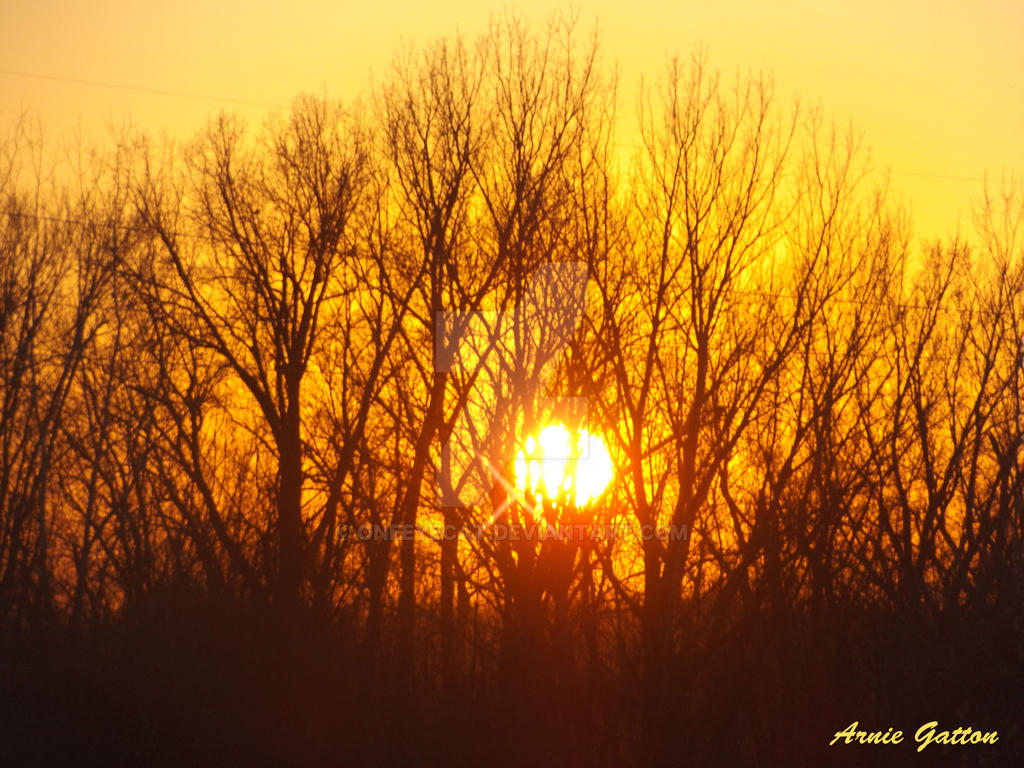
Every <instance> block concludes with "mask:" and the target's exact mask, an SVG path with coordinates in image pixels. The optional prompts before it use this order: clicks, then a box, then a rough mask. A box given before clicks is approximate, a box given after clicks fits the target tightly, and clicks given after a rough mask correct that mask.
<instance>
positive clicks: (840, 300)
mask: <svg viewBox="0 0 1024 768" xmlns="http://www.w3.org/2000/svg"><path fill="white" fill-rule="evenodd" d="M0 215H5V216H7V217H9V218H12V219H28V220H32V221H46V222H50V223H52V224H59V225H74V226H78V227H83V228H85V227H94V226H95V227H96V228H97V229H107V228H110V229H115V230H120V231H122V232H132V233H136V234H142V235H151V234H153V232H154V230H153V229H152V228H150V227H146V226H143V225H138V224H136V225H132V224H117V223H111V222H105V223H101V224H99V225H96V224H95V223H94V222H89V221H84V220H82V219H76V218H71V217H63V216H50V215H47V214H41V213H22V212H19V211H0ZM166 234H167V235H171V236H173V237H178V238H182V239H184V240H199V241H204V242H205V241H207V240H208V238H207V237H206V236H204V235H202V234H200V233H197V232H180V231H176V230H169V231H166ZM716 291H717V292H718V293H719V294H727V295H730V296H739V297H745V298H746V299H747V302H746V303H748V304H751V303H753V299H754V297H759V298H760V299H761V300H762V301H763V300H768V299H772V300H775V301H799V300H801V298H802V297H801V296H800V295H799V294H796V293H786V292H782V291H770V290H767V289H764V288H740V287H737V286H727V287H721V288H718V289H716ZM827 300H828V301H830V302H833V303H836V304H844V305H847V306H856V307H865V308H875V309H885V308H887V307H890V306H893V305H892V304H890V303H889V302H887V301H886V300H885V299H878V300H871V299H854V298H849V297H845V296H836V295H832V296H830V297H828V299H827ZM895 308H896V310H897V311H905V310H916V311H920V312H930V311H937V312H949V313H957V314H960V315H967V316H974V315H976V314H978V312H979V310H978V309H977V308H974V307H950V306H942V305H939V306H929V305H925V304H918V303H914V302H905V301H897V302H895Z"/></svg>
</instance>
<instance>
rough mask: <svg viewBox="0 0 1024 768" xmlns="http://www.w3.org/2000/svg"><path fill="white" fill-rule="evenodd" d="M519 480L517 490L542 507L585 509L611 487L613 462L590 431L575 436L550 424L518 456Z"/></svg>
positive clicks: (562, 428) (516, 463) (517, 478)
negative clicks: (562, 504) (567, 504)
mask: <svg viewBox="0 0 1024 768" xmlns="http://www.w3.org/2000/svg"><path fill="white" fill-rule="evenodd" d="M574 437H575V438H576V439H575V440H574V439H573V438H574ZM515 476H516V478H515V479H516V490H517V491H518V492H519V493H520V494H521V495H524V496H527V497H532V498H533V499H534V500H536V502H537V503H538V504H541V505H543V504H544V503H545V502H548V503H551V502H554V503H569V504H573V505H574V506H576V507H583V506H586V505H587V504H590V503H591V502H593V501H594V500H596V499H597V497H599V496H600V495H601V494H602V493H603V492H604V489H605V488H607V487H608V483H609V482H610V481H611V479H612V460H611V456H609V454H608V449H607V447H605V444H604V441H603V440H602V439H601V438H600V437H599V436H597V435H595V434H592V433H590V432H588V431H587V430H586V429H580V430H579V431H578V433H575V434H574V433H572V432H570V431H569V429H567V428H566V427H565V426H564V425H562V424H550V425H548V426H546V427H544V428H543V429H542V430H541V431H540V432H539V433H538V434H537V436H536V437H534V436H533V435H530V436H529V437H527V438H526V441H525V443H524V444H523V449H522V450H520V451H519V453H518V454H516V460H515Z"/></svg>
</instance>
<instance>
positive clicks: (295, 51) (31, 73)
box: [0, 0, 1024, 235]
mask: <svg viewBox="0 0 1024 768" xmlns="http://www.w3.org/2000/svg"><path fill="white" fill-rule="evenodd" d="M567 7H568V6H566V5H559V4H552V3H542V2H537V1H536V0H531V1H521V2H518V3H513V4H509V3H507V2H504V1H502V0H477V1H475V2H468V1H467V2H449V3H447V4H445V5H436V4H429V3H422V2H412V1H411V0H389V2H377V3H374V2H365V0H361V1H360V2H358V3H357V2H351V1H347V0H346V1H344V2H314V1H312V0H293V1H292V2H288V3H280V2H274V3H269V2H265V1H263V0H246V2H241V0H230V1H223V0H222V1H221V2H212V3H207V2H201V1H200V0H180V1H179V2H175V3H168V4H166V6H165V7H163V8H151V7H148V6H147V5H146V4H140V3H132V2H127V1H126V0H97V1H96V2H91V3H83V2H67V1H66V0H63V1H62V0H31V1H30V0H5V2H4V3H3V4H2V7H0V112H3V113H5V114H4V118H5V119H9V117H10V116H11V115H12V113H15V112H17V111H19V110H29V111H30V112H35V113H38V114H39V115H40V116H41V117H42V119H43V122H44V124H45V126H46V128H47V133H48V135H49V136H50V137H51V138H52V137H54V136H57V137H60V136H63V135H65V133H66V132H68V131H69V130H70V129H71V128H73V127H74V126H75V125H76V124H78V123H81V125H82V126H83V127H84V128H85V130H86V131H87V132H88V133H98V132H99V131H101V130H102V128H103V126H104V124H105V123H106V122H108V121H109V120H110V119H111V118H113V119H114V121H121V120H123V119H124V118H125V117H127V116H128V115H130V116H131V117H132V120H133V122H134V124H135V125H136V126H138V127H141V128H145V129H147V130H153V131H163V130H166V131H167V132H168V133H169V134H171V135H188V134H189V133H191V132H192V131H193V130H194V129H195V128H196V127H198V126H199V125H200V123H201V122H202V120H203V119H204V117H205V116H206V115H207V114H209V113H210V112H212V111H217V110H219V109H220V108H222V107H223V108H226V109H228V110H231V111H236V112H239V113H240V114H242V115H245V116H246V117H248V118H250V119H254V120H258V119H259V118H260V116H261V115H262V114H264V113H265V112H266V111H267V108H268V106H270V105H286V104H288V103H289V102H290V100H291V99H292V97H294V96H295V95H296V94H297V93H298V92H300V91H310V90H312V91H317V92H319V91H322V90H323V89H324V88H326V91H327V93H328V95H331V96H340V97H344V98H349V97H353V96H355V95H357V94H358V93H360V92H361V91H365V89H366V88H367V86H368V85H369V83H370V78H371V73H373V76H374V77H375V78H377V79H379V78H380V77H381V76H382V75H383V74H385V73H386V71H387V68H388V64H389V61H390V59H391V57H392V55H393V53H394V52H395V50H396V49H397V48H398V47H399V46H401V45H402V44H403V42H414V43H422V42H427V41H429V40H431V39H433V38H435V37H438V36H442V35H451V34H454V33H456V32H462V33H464V34H467V35H470V36H472V35H475V34H476V33H478V32H480V31H483V30H484V28H485V27H486V25H487V21H488V18H489V17H490V16H492V15H494V14H497V13H501V12H502V11H503V10H504V9H506V8H512V9H515V10H517V11H519V12H520V13H521V15H522V16H523V17H524V18H525V19H527V20H530V21H533V22H537V23H540V22H542V21H543V20H544V18H545V17H546V15H547V14H548V13H550V11H551V10H552V9H558V8H567ZM579 10H580V21H581V24H582V25H583V26H584V27H586V28H589V27H591V26H592V25H593V23H594V21H595V20H596V21H597V23H598V25H599V29H600V30H601V33H602V34H601V39H602V42H603V45H604V51H605V59H606V61H607V62H608V63H609V64H611V63H615V64H617V65H618V66H619V68H620V72H621V74H622V99H621V105H622V106H621V109H623V110H624V111H625V112H626V114H627V116H630V115H631V114H632V109H633V105H634V99H635V90H636V83H637V81H638V79H639V76H640V74H642V73H646V74H647V75H655V74H657V73H659V72H660V71H661V69H662V68H663V65H664V62H665V58H666V55H667V54H669V53H671V52H679V53H681V54H682V55H684V56H687V55H689V53H690V51H691V50H692V49H693V47H694V45H696V44H698V43H703V44H705V45H706V47H707V49H708V52H709V58H710V63H711V64H712V66H714V67H716V68H720V69H722V70H723V71H725V72H733V71H735V70H736V68H737V67H739V68H742V69H744V70H747V69H748V68H749V69H753V70H763V71H765V72H773V73H774V75H775V80H776V85H777V92H778V94H779V95H780V97H783V98H785V99H786V100H788V99H790V98H791V97H793V96H796V95H799V96H800V97H801V99H802V100H803V102H804V103H811V104H814V103H819V104H820V105H821V106H822V107H823V108H824V109H825V111H826V114H831V115H833V116H835V117H836V118H838V119H839V120H842V121H845V120H848V119H852V120H853V121H854V123H855V125H857V126H859V127H860V128H861V129H862V130H863V132H864V137H865V140H866V142H867V144H868V145H869V146H870V147H871V148H872V156H873V158H874V165H875V167H877V168H878V169H879V170H884V169H887V168H888V169H890V170H891V171H892V174H893V176H892V180H893V187H894V189H895V190H896V191H897V193H898V194H900V195H902V196H903V197H904V199H905V200H906V201H907V202H908V203H909V205H910V206H911V208H912V211H913V214H914V220H915V223H916V224H917V229H918V231H919V232H920V233H922V234H929V235H946V234H951V233H953V232H954V231H955V229H956V226H957V221H958V220H959V222H960V224H961V226H963V227H965V228H966V227H968V226H969V223H970V215H969V206H970V203H971V200H972V198H974V197H976V196H977V195H978V193H979V192H980V190H981V187H982V182H981V179H982V177H983V176H984V174H985V173H986V172H987V173H988V174H989V175H990V176H991V177H992V178H994V179H996V180H998V179H999V178H1000V177H1001V175H1002V174H1003V173H1004V172H1016V173H1018V174H1020V173H1022V172H1024V141H1022V140H1021V137H1024V84H1022V77H1021V75H1022V73H1024V4H1022V3H1020V2H1019V0H981V1H980V2H976V3H972V4H968V3H963V2H949V1H948V0H930V1H928V2H925V0H912V1H911V0H902V1H899V0H898V1H897V2H895V3H890V2H882V1H881V0H865V1H864V2H861V3H856V4H852V3H842V2H836V1H835V0H796V1H795V2H789V3H781V4H766V3H759V2H754V0H728V1H726V2H721V3H715V4H712V3H705V2H689V1H686V0H684V1H683V2H677V3H655V2H650V0H631V1H630V2H621V1H617V2H612V1H611V0H603V1H595V0H586V1H584V2H582V3H580V4H579ZM100 84H106V85H100ZM109 86H116V87H109ZM197 97H208V98H197Z"/></svg>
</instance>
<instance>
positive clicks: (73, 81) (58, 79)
mask: <svg viewBox="0 0 1024 768" xmlns="http://www.w3.org/2000/svg"><path fill="white" fill-rule="evenodd" d="M0 75H7V76H9V77H22V78H27V79H33V80H49V81H51V82H55V83H67V84H69V85H86V86H91V87H94V88H110V89H113V90H120V91H135V92H137V93H151V94H155V95H157V96H172V97H175V98H179V99H198V100H201V101H213V102H219V103H223V104H243V105H245V106H250V107H268V108H272V107H280V106H281V105H280V104H272V103H270V102H267V101H255V100H253V99H239V98H236V97H233V96H212V95H209V94H203V93H190V92H188V91H172V90H167V89H164V88H150V87H147V86H141V85H128V84H126V83H112V82H108V81H105V80H85V79H82V78H78V77H64V76H62V75H48V74H43V73H41V72H25V71H22V70H17V69H0Z"/></svg>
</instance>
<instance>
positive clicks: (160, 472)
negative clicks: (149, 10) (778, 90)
mask: <svg viewBox="0 0 1024 768" xmlns="http://www.w3.org/2000/svg"><path fill="white" fill-rule="evenodd" d="M620 101H621V100H620V99H618V97H617V93H616V84H615V82H614V80H613V79H612V78H611V69H610V68H609V67H608V66H607V65H606V64H605V63H603V62H602V60H601V59H600V57H599V56H598V55H597V48H596V45H594V44H592V43H587V44H582V43H581V40H580V35H579V34H578V33H576V32H574V31H573V30H572V27H571V25H569V24H563V23H561V22H558V23H554V24H552V25H551V26H550V27H549V28H546V29H544V30H539V31H530V30H527V29H525V28H523V27H521V26H519V25H518V24H516V23H507V24H498V25H496V26H495V27H494V28H493V30H492V31H491V33H490V34H488V35H487V36H485V37H484V38H482V39H480V40H478V41H474V42H472V43H468V42H463V41H459V40H447V41H443V42H440V43H438V44H436V45H434V46H432V47H430V48H428V49H426V50H424V51H416V52H410V53H408V54H406V55H402V56H399V57H398V59H397V60H396V63H395V67H394V70H393V71H392V72H391V73H390V75H389V76H388V78H386V81H385V83H384V84H383V85H382V86H380V87H378V88H377V89H376V90H375V92H374V93H372V94H370V95H368V96H367V97H366V99H365V101H364V102H363V103H361V104H358V105H356V104H349V105H340V104H336V103H333V102H331V101H329V100H326V99H323V98H319V99H318V98H311V97H303V98H300V99H299V100H297V101H296V103H295V105H294V107H293V108H292V110H291V111H289V112H288V113H286V114H281V115H277V116H275V117H273V118H271V119H270V120H269V121H268V123H267V124H266V126H264V127H262V128H259V129H255V130H254V129H250V128H246V127H244V126H242V125H241V124H240V123H239V122H238V121H237V120H235V119H233V118H232V117H230V116H227V115H222V116H220V117H218V118H215V119H213V120H211V122H210V123H209V124H208V125H207V126H206V127H205V128H204V129H203V130H201V131H200V132H199V133H198V134H197V136H196V137H195V138H194V140H192V141H191V142H188V143H187V144H186V145H184V146H168V145H166V144H160V143H159V142H156V141H154V140H152V139H151V138H149V137H146V136H138V135H135V134H132V133H128V132H125V133H120V134H117V135H116V136H115V137H114V138H113V139H112V140H110V141H108V142H107V144H106V145H104V146H103V147H101V148H99V149H96V150H95V151H93V150H87V149H85V148H80V151H77V153H76V154H75V155H74V156H73V159H69V160H66V161H62V162H61V163H60V164H59V165H57V166H51V165H49V164H48V161H47V160H46V158H48V157H50V154H49V152H48V150H47V149H46V148H45V147H44V146H43V145H42V143H41V142H40V141H39V138H38V135H37V133H36V132H34V131H33V130H32V128H31V121H29V120H25V119H21V120H15V119H13V118H12V116H10V115H4V116H3V117H4V129H5V131H6V133H5V137H4V141H3V144H2V147H0V334H2V343H0V730H2V734H0V754H2V755H4V756H10V757H11V758H12V759H9V760H8V759H4V760H3V762H4V763H5V764H25V765H45V764H51V763H66V764H76V765H78V764H82V765H89V764H92V765H118V764H128V765H148V764H164V765H190V764H239V765H242V764H256V765H259V764H268V765H282V764H285V765H290V764H294V765H301V764H309V765H331V764H334V765H358V764H366V765H387V764H423V765H431V764H438V765H441V764H443V765H459V764H467V765H469V764H481V765H492V764H493V765H525V766H545V765H552V766H573V765H601V766H630V765H636V766H639V765H657V764H671V765H694V766H704V765H706V766H723V765H724V766H730V765H736V766H804V765H806V766H818V765H829V764H839V765H843V764H845V765H872V764H879V765H911V764H922V765H939V764H951V765H979V766H984V765H992V766H998V765H1014V764H1024V763H1022V760H1024V733H1022V726H1021V718H1020V712H1021V711H1024V696H1022V694H1021V691H1022V686H1024V571H1022V564H1024V562H1022V561H1024V548H1022V547H1024V545H1022V530H1024V528H1022V526H1024V450H1022V449H1024V417H1022V413H1021V405H1022V395H1024V240H1022V238H1024V196H1022V194H1021V190H1020V188H1019V180H1015V179H1012V178H1011V179H1004V180H1003V182H1002V184H1001V185H995V186H998V192H996V191H993V190H992V189H989V188H986V189H984V190H979V202H978V206H977V211H976V213H977V215H976V217H975V222H974V225H975V226H974V228H973V229H972V230H971V232H969V233H965V234H964V235H963V236H959V237H955V238H950V239H949V240H948V241H934V242H929V241H924V240H919V239H918V238H917V237H916V236H915V235H914V234H913V233H912V230H911V228H910V223H909V221H908V218H907V217H906V216H905V215H904V214H903V213H902V212H901V210H900V209H899V207H898V206H897V205H895V204H894V203H893V202H892V201H890V200H889V199H888V197H887V195H886V192H885V186H884V183H881V182H882V180H883V177H882V176H880V175H877V174H872V173H871V172H870V170H869V168H868V167H867V165H866V156H865V153H864V152H863V150H862V149H861V147H860V145H859V142H858V141H857V139H856V137H855V135H854V134H853V133H851V132H849V131H843V130H839V129H837V128H835V127H834V126H832V125H830V124H829V123H828V121H826V120H824V119H823V118H822V116H821V115H820V114H818V113H817V112H815V111H814V110H802V109H798V108H796V107H790V106H788V105H780V104H778V103H776V100H775V99H774V98H773V93H772V88H771V84H770V83H769V82H767V81H765V80H763V79H758V78H751V77H738V78H735V79H720V78H719V77H718V76H717V75H715V74H714V73H713V72H712V71H710V70H709V69H708V68H707V67H706V65H705V63H704V60H703V59H702V58H701V57H700V56H697V57H695V58H694V59H693V60H692V61H690V62H689V63H686V64H679V63H674V64H672V65H670V67H669V68H668V71H667V72H666V74H665V75H664V76H663V77H662V78H661V79H660V80H659V81H658V84H657V85H655V86H653V87H650V86H649V87H648V88H647V89H646V90H645V93H644V96H643V98H642V100H641V104H640V106H639V109H638V110H637V111H636V115H637V117H638V119H634V118H633V117H632V115H633V114H634V113H633V111H632V106H633V105H623V104H621V103H619V102H620ZM627 114H628V116H627ZM556 419H557V420H559V421H561V422H565V423H567V424H569V425H570V426H571V427H572V428H573V429H576V428H578V427H580V426H581V425H586V426H587V428H588V429H589V430H591V431H592V432H595V433H598V434H600V435H602V436H603V438H604V440H605V442H606V443H607V445H608V448H609V450H610V453H611V456H612V459H613V463H614V466H615V473H614V478H613V479H612V482H611V485H610V486H609V487H608V489H607V490H606V491H605V492H604V493H603V495H601V496H600V498H599V499H598V500H597V501H596V502H593V503H591V504H587V505H577V504H575V503H572V500H571V498H570V497H568V496H566V497H565V498H557V499H549V500H548V501H547V503H545V504H543V505H541V506H539V507H534V502H535V500H534V499H533V498H532V497H530V496H529V495H527V496H524V495H523V494H520V493H519V492H517V491H516V486H515V479H514V477H513V476H512V475H513V461H512V460H513V457H514V456H515V454H516V451H517V449H518V448H519V447H520V446H521V445H523V444H524V440H525V438H526V436H527V435H530V434H533V433H534V432H535V431H536V428H537V427H538V426H539V425H543V424H546V423H548V422H549V421H552V420H556ZM535 519H541V520H544V521H546V522H549V523H553V524H554V523H572V522H580V521H594V522H598V523H601V524H614V525H617V526H619V527H620V528H621V529H623V530H625V529H627V528H629V529H630V530H634V531H635V530H639V529H641V528H642V527H643V526H649V527H653V529H659V528H660V529H662V530H665V529H668V530H673V526H674V530H683V531H686V532H687V533H688V535H686V536H661V537H658V536H640V535H637V534H636V533H634V534H630V535H622V536H619V537H616V538H614V539H601V540H593V541H590V540H588V541H576V542H568V541H556V540H546V541H543V542H540V541H533V540H527V541H524V540H518V541H516V540H510V539H509V538H502V537H500V536H490V537H483V538H480V537H474V536H468V535H463V536H445V535H443V532H444V526H445V525H447V526H450V528H451V530H454V531H459V530H462V529H463V528H464V527H465V528H467V529H469V528H472V527H474V526H479V525H491V526H492V529H493V526H494V525H495V524H498V523H513V524H514V523H528V522H530V521H531V520H535ZM392 525H394V526H405V527H408V528H410V529H411V528H413V527H415V529H416V530H417V531H418V533H417V535H416V536H415V537H411V536H406V537H381V536H369V537H364V536H360V535H357V532H358V531H360V530H365V527H366V526H371V527H372V526H378V530H382V529H386V528H387V527H388V526H392ZM494 530H496V529H494ZM854 720H856V721H859V723H860V727H861V728H863V729H864V730H883V731H884V730H885V729H887V728H888V727H890V726H892V727H894V728H896V729H900V730H903V731H904V732H905V733H906V734H907V736H906V742H905V743H904V744H902V745H900V746H870V747H869V746H856V745H848V746H847V745H840V746H835V747H832V748H829V747H828V746H827V745H828V743H829V741H830V740H831V739H832V736H833V735H834V734H835V733H836V732H837V731H840V730H842V729H844V728H846V727H847V726H848V725H849V724H850V723H851V722H853V721H854ZM932 720H936V721H938V722H939V723H940V725H941V727H944V728H948V729H950V730H952V729H953V728H956V727H960V726H971V727H973V728H975V729H977V730H981V731H985V732H988V731H998V733H999V741H998V742H997V743H996V744H994V745H984V746H980V745H979V746H965V747H943V746H941V745H932V746H929V747H928V748H927V749H926V750H925V751H924V752H922V753H921V754H918V753H916V751H915V749H916V745H915V744H913V734H914V732H915V731H916V730H917V728H918V727H919V726H921V725H922V724H924V723H926V722H929V721H932Z"/></svg>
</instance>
